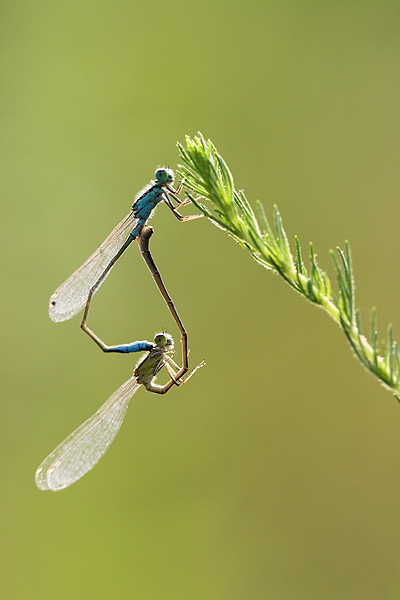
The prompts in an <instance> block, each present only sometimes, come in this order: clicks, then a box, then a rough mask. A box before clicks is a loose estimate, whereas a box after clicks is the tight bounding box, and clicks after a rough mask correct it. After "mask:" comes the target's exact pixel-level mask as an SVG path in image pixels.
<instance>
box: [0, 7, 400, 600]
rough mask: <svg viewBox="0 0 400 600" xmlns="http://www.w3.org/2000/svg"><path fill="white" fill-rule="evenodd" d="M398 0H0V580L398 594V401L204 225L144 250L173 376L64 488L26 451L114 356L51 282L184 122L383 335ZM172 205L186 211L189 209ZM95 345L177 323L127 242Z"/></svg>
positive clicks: (72, 412) (237, 596)
mask: <svg viewBox="0 0 400 600" xmlns="http://www.w3.org/2000/svg"><path fill="white" fill-rule="evenodd" d="M399 17H400V5H399V3H398V1H397V0H393V1H389V0H375V1H368V2H365V1H364V2H361V1H358V2H355V1H350V2H339V1H336V2H316V1H311V0H308V1H307V0H300V1H288V2H277V1H270V0H262V1H261V0H260V1H258V2H256V1H247V2H244V1H242V0H237V1H233V2H221V1H219V0H213V1H204V2H202V3H188V2H183V1H181V2H180V1H173V0H172V1H170V2H167V3H163V2H153V1H151V0H150V1H148V2H128V1H122V0H117V1H114V2H105V1H98V2H90V1H88V0H79V2H78V1H73V0H67V1H65V2H50V1H40V0H39V1H38V2H32V1H30V2H27V1H25V2H23V1H20V0H16V1H14V2H9V1H8V2H7V1H4V2H2V4H1V9H0V40H1V41H0V44H1V58H0V60H1V67H0V68H1V92H0V94H1V116H0V118H1V142H2V144H1V146H2V148H1V161H0V165H1V167H0V168H1V183H2V200H3V202H2V212H1V223H2V235H1V244H2V245H3V250H2V256H3V261H2V269H3V270H4V273H3V276H2V281H3V291H2V294H1V308H2V310H1V317H2V328H1V331H2V360H1V368H2V374H1V383H2V387H3V390H2V395H1V403H2V405H1V415H2V416H1V432H0V443H1V450H2V451H1V463H0V466H1V481H2V490H1V496H0V498H1V499H0V515H1V516H0V534H1V541H2V543H1V555H0V597H1V598H2V599H3V598H4V599H6V600H20V599H26V598H29V599H30V600H36V599H39V598H40V599H41V600H47V599H49V598H60V599H70V598H77V599H87V598H96V599H99V600H102V599H106V598H107V599H108V598H118V599H125V598H126V599H131V598H140V599H141V600H159V599H163V600H164V599H165V600H172V599H173V600H187V599H191V600H198V599H201V600H206V599H207V600H225V599H226V600H242V599H244V598H246V599H247V598H250V599H252V600H253V599H254V600H264V599H268V600H269V599H272V600H287V599H295V600H303V599H307V600H309V599H311V598H312V599H314V598H315V599H323V600H339V599H340V600H343V599H346V600H347V599H351V600H358V599H360V600H361V599H362V600H369V599H371V600H376V599H387V598H388V599H398V598H399V597H400V518H399V515H400V511H399V496H400V479H399V468H400V406H399V405H398V403H397V402H396V401H395V400H394V399H393V397H392V396H391V395H390V393H389V392H387V391H385V390H384V389H383V388H381V387H380V386H379V385H378V383H376V382H375V381H374V379H373V378H372V377H371V376H369V375H368V374H367V373H366V372H365V371H364V370H363V369H362V368H361V367H360V365H359V364H358V363H357V361H356V360H354V358H353V357H352V354H351V351H350V349H349V348H348V346H347V343H346V341H345V338H344V335H343V334H342V333H341V331H340V330H339V328H338V327H337V326H336V325H335V324H334V322H333V321H331V320H330V319H329V318H328V317H327V315H325V314H324V313H323V312H322V311H318V310H316V309H315V307H314V306H312V305H311V304H309V303H307V302H305V301H304V300H303V299H301V298H300V297H299V296H297V295H296V294H294V293H293V292H292V291H291V290H290V289H289V288H288V287H287V286H285V284H284V283H283V282H282V281H281V280H280V279H279V278H277V277H273V276H272V275H271V274H270V273H268V272H267V271H264V270H263V269H262V268H261V267H260V266H258V265H256V264H255V263H254V262H253V261H252V259H251V257H250V256H249V255H248V254H247V253H246V252H244V251H243V250H242V249H241V248H240V247H239V246H238V245H237V244H235V243H234V242H233V241H232V240H231V239H230V238H228V236H227V235H226V234H224V233H223V232H221V231H219V230H218V229H216V228H215V227H213V226H212V225H211V224H210V223H208V222H206V220H205V219H202V220H199V221H193V222H190V223H186V224H180V223H178V221H176V219H174V218H173V216H172V215H171V214H170V212H169V211H168V210H167V208H166V207H164V206H160V207H159V208H158V211H157V213H156V215H155V217H154V218H153V219H152V221H151V224H152V225H153V226H154V228H155V230H156V234H155V236H154V239H153V241H152V250H153V253H154V256H155V258H156V260H157V262H158V263H159V266H160V270H161V272H162V274H163V276H164V279H165V282H166V284H167V287H168V289H169V291H170V292H171V294H172V296H173V298H174V300H175V302H176V305H177V308H178V310H179V311H180V314H181V316H182V319H183V321H184V323H185V325H186V327H187V329H188V331H189V342H190V347H191V355H190V356H191V364H192V365H194V364H195V363H197V362H199V361H200V360H201V359H203V358H205V359H206V361H207V366H206V367H205V368H204V369H202V370H201V371H200V372H198V373H197V374H196V376H195V377H193V379H192V380H191V382H190V384H188V385H187V386H185V387H184V388H183V389H182V390H175V391H174V390H173V391H172V392H171V393H170V394H168V395H167V396H166V397H160V398H159V397H156V396H154V395H150V394H146V393H145V392H144V391H143V390H140V391H139V392H138V394H137V395H136V396H135V398H134V401H133V402H132V404H131V407H130V409H129V411H128V414H127V418H126V421H125V423H124V425H123V427H122V429H121V432H120V433H119V435H118V437H117V439H116V441H115V442H114V444H113V446H112V447H111V449H110V451H109V452H108V454H107V455H106V456H105V458H104V459H103V460H102V461H101V463H100V464H99V465H98V466H97V467H96V468H95V469H94V471H92V472H91V473H90V474H89V475H87V476H86V477H85V478H84V479H82V480H81V481H80V482H78V483H77V484H75V485H74V486H72V487H71V488H69V489H67V490H65V491H63V492H60V493H58V494H53V493H50V492H48V493H43V492H39V491H38V490H37V489H36V487H35V485H34V479H33V478H34V472H35V469H36V467H37V466H38V464H39V463H40V462H41V460H42V459H43V458H44V457H45V456H46V455H47V454H48V453H49V452H50V450H52V449H53V448H54V446H55V445H56V444H58V443H59V442H60V441H61V440H62V439H63V438H64V437H65V436H66V435H67V434H69V433H70V432H71V431H72V430H73V429H74V428H75V427H77V426H78V425H79V424H80V423H81V422H82V421H84V420H85V419H86V418H87V417H88V416H89V415H91V414H92V413H93V412H95V411H96V410H97V408H98V407H99V406H100V405H101V404H102V403H103V402H104V401H105V400H106V398H107V397H108V396H109V395H110V394H111V393H112V392H113V391H114V390H115V389H116V388H117V387H118V386H119V385H120V384H121V383H122V382H123V381H125V380H126V379H127V378H128V377H129V376H130V374H131V372H132V369H133V367H134V365H135V361H136V357H135V356H133V357H132V356H129V355H128V356H120V355H104V354H102V353H101V352H100V351H99V350H98V349H97V348H96V347H95V345H94V344H93V343H92V342H91V341H90V340H89V339H88V338H87V337H86V336H85V335H84V334H83V333H81V331H80V329H79V317H76V318H75V319H73V320H72V321H70V322H67V323H64V324H60V325H55V324H54V323H52V322H51V321H50V320H49V318H48V316H47V303H48V298H49V296H50V294H51V293H52V292H53V291H54V289H55V288H56V287H57V286H58V285H59V284H60V283H61V282H62V281H63V280H64V279H65V278H66V277H67V276H69V275H70V274H71V272H72V271H73V270H74V269H75V268H76V267H77V266H79V264H80V263H81V262H83V260H84V259H86V258H87V256H88V255H89V254H90V252H91V251H93V250H94V248H96V246H97V245H98V244H99V243H100V242H101V241H102V240H103V239H104V238H105V237H106V235H107V234H108V233H109V231H110V230H111V229H112V227H113V226H114V225H115V224H116V223H117V222H118V221H119V220H120V219H121V218H122V217H123V216H124V214H126V213H127V212H128V210H129V208H130V205H131V202H132V199H133V197H134V195H135V194H136V192H138V191H139V190H140V189H141V187H142V186H144V185H145V184H146V183H147V182H148V181H149V180H150V179H151V178H152V177H153V175H154V170H155V168H156V167H158V166H160V165H169V166H170V167H171V168H173V169H175V168H176V166H177V161H178V153H177V150H176V147H175V143H176V141H177V140H179V141H183V140H184V135H185V134H189V135H194V134H195V133H196V132H197V131H198V130H200V131H202V132H203V134H204V135H205V136H206V137H211V138H212V140H213V141H214V143H215V144H216V146H217V148H218V150H219V151H220V152H221V153H222V155H223V156H224V158H225V159H226V160H227V162H228V164H229V166H230V168H231V169H232V172H233V175H234V177H235V183H236V186H237V188H239V189H240V188H243V189H244V190H245V191H246V194H247V197H248V198H249V199H250V200H251V201H252V202H253V203H254V202H255V200H256V199H257V198H259V199H261V200H262V201H263V203H264V206H265V208H266V212H267V214H268V215H271V214H272V205H273V203H275V202H276V203H277V204H278V206H279V208H280V211H281V214H282V217H283V220H284V224H285V227H286V230H287V233H288V235H289V237H290V239H291V240H293V237H294V235H295V234H298V235H299V237H300V241H301V243H302V246H303V250H304V251H306V249H307V245H308V242H309V241H310V240H312V241H313V242H314V244H315V247H316V251H317V252H318V257H319V263H320V265H321V266H322V267H324V268H326V269H327V270H328V272H329V274H330V275H331V276H332V277H333V269H332V268H331V259H330V257H329V252H328V251H329V249H330V248H334V247H335V246H336V245H337V244H339V245H341V246H343V242H344V240H345V239H349V240H350V242H351V246H352V251H353V258H354V269H355V276H356V284H357V293H358V297H357V305H358V306H359V307H360V308H361V313H362V316H363V318H364V321H365V323H366V321H367V319H368V315H369V310H370V308H371V306H373V305H375V306H377V308H378V324H380V325H381V337H383V336H384V334H385V328H386V325H387V323H388V322H389V321H393V322H394V325H395V334H396V335H395V337H396V338H397V339H398V338H399V337H400V335H399V332H400V327H399V319H398V314H399V312H398V307H399V296H400V286H399V284H400V273H399V257H400V241H399V218H400V208H399V191H400V186H399V171H398V168H399V143H398V140H399V134H400V119H399V105H400V104H399V101H400V89H399V88H400V86H399V66H400V56H399V22H400V18H399ZM189 212H190V211H189ZM89 324H90V326H93V329H94V330H95V331H96V332H97V333H98V334H99V335H100V336H101V337H102V338H103V339H104V340H105V341H106V342H107V343H109V344H115V343H123V342H129V341H133V340H136V339H152V336H153V335H154V333H155V332H156V331H158V330H160V329H162V328H163V327H166V328H167V329H168V331H170V332H171V333H173V334H174V336H175V338H176V339H178V334H177V331H176V329H175V327H174V326H173V324H172V322H171V318H170V316H169V313H168V311H167V310H166V308H165V306H164V304H163V302H162V299H161V296H160V295H159V294H158V292H157V291H156V289H155V286H154V284H153V282H152V280H151V278H150V277H149V275H148V273H147V271H146V267H145V265H144V264H142V261H141V259H140V257H139V253H138V251H137V248H136V247H135V246H134V245H133V246H132V247H131V248H130V249H129V251H128V252H127V253H126V254H125V255H124V256H123V258H122V259H121V261H120V262H119V263H118V265H117V267H116V268H115V270H114V271H113V273H112V275H111V277H110V278H109V279H108V280H107V283H106V284H105V285H104V287H103V288H102V290H101V293H99V294H98V296H96V298H95V302H94V304H93V308H92V312H91V315H90V321H89Z"/></svg>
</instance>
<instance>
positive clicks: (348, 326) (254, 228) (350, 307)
mask: <svg viewBox="0 0 400 600" xmlns="http://www.w3.org/2000/svg"><path fill="white" fill-rule="evenodd" d="M178 149H179V153H180V156H181V160H182V163H183V164H182V165H180V168H179V170H178V173H179V174H180V175H181V177H183V178H184V179H185V188H186V189H187V190H188V196H189V197H190V199H191V200H192V201H193V203H194V204H195V205H196V206H197V207H198V209H199V210H200V211H201V212H202V213H203V214H204V215H205V216H206V217H207V218H208V219H210V221H211V222H212V223H214V225H216V226H217V227H219V228H221V229H224V230H226V231H227V232H228V233H229V235H230V236H231V237H233V238H234V239H235V240H236V241H237V242H238V243H239V244H240V245H241V246H242V247H243V248H245V249H246V250H247V251H249V252H250V254H251V255H252V257H253V258H254V259H255V260H256V261H257V262H259V263H260V264H261V265H262V266H263V267H265V268H266V269H270V270H274V271H276V272H278V273H279V274H280V275H281V277H283V279H284V280H285V281H286V282H287V283H288V284H289V285H290V286H291V287H292V288H294V289H295V290H296V291H297V292H299V293H300V294H302V295H303V296H305V297H306V298H307V299H308V300H310V301H311V302H312V303H314V304H317V305H319V306H321V307H322V308H323V309H324V310H325V311H326V312H327V313H328V314H329V315H330V316H331V317H332V318H333V319H334V320H335V321H336V322H337V323H338V324H339V325H340V327H341V328H342V330H343V332H344V333H345V335H346V338H347V340H348V342H349V344H350V346H351V348H352V349H353V351H354V354H355V356H356V357H357V358H358V359H359V361H360V362H361V364H362V365H363V366H364V367H365V368H366V369H367V370H368V371H369V372H370V373H371V374H373V375H374V376H375V377H377V378H378V379H379V380H380V382H381V384H382V385H384V386H385V387H386V388H388V389H390V390H391V391H392V392H393V393H394V395H395V397H396V398H397V400H399V402H400V353H399V348H398V344H397V342H395V341H393V329H392V326H391V325H389V327H388V338H387V342H386V343H385V342H382V344H381V348H379V344H378V342H377V340H378V334H377V330H376V311H375V309H372V311H371V319H370V329H371V342H369V341H368V339H367V338H366V337H365V335H363V334H362V331H361V318H360V313H359V311H358V310H357V309H356V307H355V285H354V276H353V268H352V260H351V252H350V245H349V243H348V242H346V243H345V249H344V250H341V249H340V248H337V254H336V253H334V252H332V251H331V256H332V259H333V262H334V265H335V269H336V278H337V284H338V288H339V289H338V294H337V295H335V294H334V293H333V292H332V286H331V283H330V281H329V278H328V276H327V274H326V273H325V272H324V271H322V269H321V268H320V267H319V265H318V264H317V261H316V256H315V253H314V248H313V245H312V244H311V243H310V254H309V267H308V269H307V267H306V266H305V264H304V261H303V258H302V253H301V247H300V243H299V240H298V239H297V237H296V238H295V244H296V253H295V255H294V256H293V255H292V252H291V249H290V246H289V241H288V239H287V236H286V233H285V230H284V227H283V222H282V218H281V216H280V214H279V210H278V208H277V206H274V211H273V217H274V220H273V222H274V229H272V227H271V226H270V224H269V222H268V219H267V217H266V214H265V211H264V208H263V206H262V204H261V203H260V202H258V203H257V208H258V213H259V219H260V223H259V222H258V220H257V218H256V216H255V213H254V211H253V209H252V208H251V206H250V204H249V202H248V201H247V199H246V196H245V195H244V192H243V191H237V190H236V189H235V187H234V182H233V177H232V174H231V172H230V170H229V168H228V166H227V164H226V162H225V161H224V159H223V158H222V156H221V155H220V154H219V153H218V152H217V150H216V148H215V146H214V145H213V143H212V142H211V141H210V140H207V141H206V140H205V139H204V137H203V136H202V134H201V133H199V134H198V135H197V136H196V137H195V138H193V139H192V138H190V137H188V136H187V137H186V148H185V147H184V146H183V145H181V144H179V143H178ZM204 201H209V202H210V203H211V205H210V207H209V205H207V204H204Z"/></svg>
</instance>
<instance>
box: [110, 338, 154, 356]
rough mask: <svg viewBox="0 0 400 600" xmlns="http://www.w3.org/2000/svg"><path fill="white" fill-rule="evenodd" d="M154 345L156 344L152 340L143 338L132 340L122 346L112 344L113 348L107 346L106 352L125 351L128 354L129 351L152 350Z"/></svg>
mask: <svg viewBox="0 0 400 600" xmlns="http://www.w3.org/2000/svg"><path fill="white" fill-rule="evenodd" d="M153 347H154V344H151V343H150V342H146V340H143V341H141V342H131V343H130V344H121V345H120V346H112V347H111V348H107V350H106V352H124V353H125V354H127V353H128V352H143V351H146V352H150V350H151V349H152V348H153Z"/></svg>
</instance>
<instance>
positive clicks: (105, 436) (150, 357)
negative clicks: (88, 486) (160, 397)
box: [35, 332, 204, 492]
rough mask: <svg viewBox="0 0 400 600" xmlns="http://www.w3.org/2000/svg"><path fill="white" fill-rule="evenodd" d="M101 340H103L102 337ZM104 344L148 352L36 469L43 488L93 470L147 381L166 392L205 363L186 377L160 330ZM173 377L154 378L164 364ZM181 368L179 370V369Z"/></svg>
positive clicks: (62, 484) (72, 480) (125, 350)
mask: <svg viewBox="0 0 400 600" xmlns="http://www.w3.org/2000/svg"><path fill="white" fill-rule="evenodd" d="M100 341H101V340H100ZM101 343H102V344H103V346H104V348H103V349H104V351H105V352H122V353H130V352H141V351H146V352H147V355H146V356H145V357H144V358H143V359H142V360H141V361H140V362H139V363H138V364H137V366H136V368H135V370H134V372H133V376H132V377H130V378H129V379H128V380H127V381H125V383H123V384H122V385H121V387H119V388H118V389H117V390H116V391H115V392H114V393H113V394H112V395H111V396H110V397H109V398H108V400H106V402H105V403H104V404H103V405H102V406H101V407H100V408H99V410H98V411H97V412H96V413H95V414H94V415H92V416H91V417H90V418H89V419H87V421H85V422H84V423H82V425H80V426H79V427H78V428H77V429H75V431H74V432H73V433H71V434H70V435H69V436H68V437H67V438H66V439H65V440H64V441H63V442H61V444H59V445H58V446H57V447H56V448H55V449H54V450H53V452H51V453H50V454H49V455H48V457H47V458H45V459H44V461H43V462H42V464H41V465H40V466H39V468H38V469H37V471H36V476H35V480H36V485H37V486H38V488H39V489H41V490H52V491H53V492H56V491H58V490H62V489H64V488H66V487H68V486H70V485H71V484H73V483H75V481H77V480H78V479H80V478H81V477H83V475H85V474H86V473H87V472H88V471H90V470H91V469H92V468H93V467H94V466H95V465H96V464H97V463H98V461H99V460H100V459H101V457H102V456H103V455H104V454H105V452H106V451H107V450H108V448H109V446H110V444H111V442H112V441H113V440H114V438H115V436H116V435H117V433H118V431H119V429H120V427H121V425H122V422H123V420H124V417H125V414H126V411H127V408H128V405H129V402H130V400H131V398H132V396H133V395H134V394H135V393H136V392H137V391H138V389H139V388H140V386H141V385H143V386H144V387H145V388H146V390H147V391H148V392H153V393H155V394H166V393H167V392H168V391H169V390H170V389H171V387H173V386H174V385H175V386H181V385H183V384H184V383H186V381H188V379H189V378H190V377H191V376H192V375H193V373H194V372H195V371H196V370H197V369H198V368H200V367H202V366H203V364H204V362H202V363H200V364H199V365H197V367H195V369H193V371H192V372H191V373H189V375H187V377H186V378H185V379H183V378H182V377H181V376H180V375H179V373H180V372H181V370H180V369H179V367H178V365H177V364H176V363H175V362H174V361H173V360H172V358H171V355H172V354H173V348H174V341H173V339H172V337H171V336H170V335H169V334H167V333H164V332H163V333H158V334H157V335H156V336H155V338H154V343H151V342H147V341H140V342H131V343H130V344H122V345H119V346H106V345H105V344H104V343H103V342H101ZM163 367H165V369H166V370H167V372H168V375H169V377H170V379H169V381H168V382H167V383H166V384H165V385H162V386H161V385H157V384H156V383H155V382H154V379H155V377H156V375H157V373H158V372H159V371H160V370H161V369H162V368H163ZM176 369H177V370H176Z"/></svg>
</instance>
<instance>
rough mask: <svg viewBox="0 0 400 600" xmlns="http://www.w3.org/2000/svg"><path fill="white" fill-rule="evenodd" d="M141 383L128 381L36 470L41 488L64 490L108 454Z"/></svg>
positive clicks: (37, 482) (134, 380)
mask: <svg viewBox="0 0 400 600" xmlns="http://www.w3.org/2000/svg"><path fill="white" fill-rule="evenodd" d="M139 387H140V384H139V383H137V381H136V379H135V378H134V377H131V378H130V379H128V381H125V383H123V384H122V385H121V387H119V388H118V389H117V390H116V391H115V392H114V393H113V394H112V395H111V396H110V397H109V398H108V400H106V402H105V403H104V404H103V406H101V407H100V408H99V410H98V411H97V412H96V413H95V414H94V415H92V416H91V417H90V418H89V419H87V421H85V422H84V423H82V425H80V426H79V427H78V429H75V431H74V432H73V433H71V435H69V436H68V437H67V438H66V439H65V440H64V441H63V442H61V444H59V445H58V446H57V448H55V450H53V452H51V453H50V454H49V456H48V457H47V458H45V459H44V461H43V462H42V464H41V465H40V467H39V468H38V470H37V471H36V475H35V480H36V485H37V486H38V488H40V489H41V490H52V491H53V492H56V491H57V490H62V489H63V488H66V487H68V486H69V485H71V484H72V483H75V481H77V480H78V479H80V478H81V477H83V475H85V473H87V472H88V471H90V469H92V468H93V467H94V466H95V464H97V463H98V461H99V460H100V458H101V457H102V456H103V454H105V452H106V451H107V450H108V447H109V446H110V444H111V442H112V441H113V440H114V438H115V436H116V435H117V433H118V431H119V428H120V427H121V425H122V421H123V420H124V417H125V413H126V410H127V408H128V405H129V401H130V399H131V398H132V396H133V394H134V393H135V392H137V390H138V389H139Z"/></svg>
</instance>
